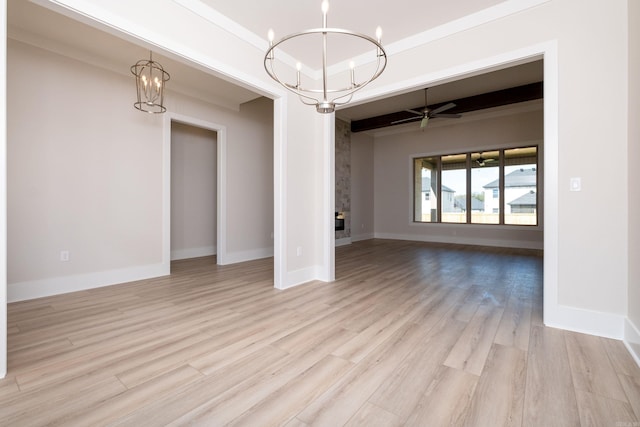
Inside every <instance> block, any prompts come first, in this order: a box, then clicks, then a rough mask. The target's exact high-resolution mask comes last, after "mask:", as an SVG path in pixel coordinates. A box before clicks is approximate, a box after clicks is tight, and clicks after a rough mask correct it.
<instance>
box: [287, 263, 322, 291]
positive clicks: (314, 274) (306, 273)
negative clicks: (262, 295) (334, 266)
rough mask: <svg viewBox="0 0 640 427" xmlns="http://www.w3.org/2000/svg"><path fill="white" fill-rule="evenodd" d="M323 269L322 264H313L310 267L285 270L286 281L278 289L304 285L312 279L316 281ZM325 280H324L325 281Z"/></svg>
mask: <svg viewBox="0 0 640 427" xmlns="http://www.w3.org/2000/svg"><path fill="white" fill-rule="evenodd" d="M323 269H324V266H322V265H313V266H311V267H306V268H301V269H299V270H295V271H289V272H287V277H286V283H284V286H282V287H279V288H278V289H289V288H293V287H295V286H300V285H304V284H305V283H309V282H312V281H317V280H318V277H319V276H320V272H321V271H322V270H323ZM325 282H326V281H325Z"/></svg>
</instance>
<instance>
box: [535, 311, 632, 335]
mask: <svg viewBox="0 0 640 427" xmlns="http://www.w3.org/2000/svg"><path fill="white" fill-rule="evenodd" d="M549 310H553V313H549ZM550 314H551V315H550ZM624 319H625V318H624V316H622V315H619V314H613V313H605V312H601V311H594V310H585V309H582V308H578V307H571V306H568V305H557V306H555V307H545V319H544V324H545V326H549V327H552V328H558V329H565V330H568V331H573V332H580V333H583V334H589V335H596V336H599V337H605V338H612V339H616V340H621V339H623V337H624Z"/></svg>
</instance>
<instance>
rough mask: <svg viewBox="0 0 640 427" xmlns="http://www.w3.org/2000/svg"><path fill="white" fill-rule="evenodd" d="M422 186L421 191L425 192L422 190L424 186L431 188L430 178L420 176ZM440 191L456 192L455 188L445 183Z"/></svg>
mask: <svg viewBox="0 0 640 427" xmlns="http://www.w3.org/2000/svg"><path fill="white" fill-rule="evenodd" d="M422 188H423V193H424V192H425V191H424V189H425V188H431V178H427V177H422ZM442 191H446V192H447V193H455V192H456V190H453V189H451V188H449V187H447V186H446V185H443V186H442Z"/></svg>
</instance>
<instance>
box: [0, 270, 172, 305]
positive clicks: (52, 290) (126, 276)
mask: <svg viewBox="0 0 640 427" xmlns="http://www.w3.org/2000/svg"><path fill="white" fill-rule="evenodd" d="M168 274H169V270H168V269H167V268H166V265H165V264H163V263H160V264H149V265H142V266H137V267H130V268H120V269H116V270H108V271H101V272H98V273H86V274H75V275H72V276H61V277H53V278H50V279H40V280H31V281H25V282H17V283H11V284H9V285H8V286H7V293H8V300H9V302H17V301H25V300H30V299H35V298H42V297H48V296H52V295H58V294H66V293H69V292H77V291H84V290H87V289H95V288H101V287H103V286H111V285H117V284H121V283H127V282H134V281H137V280H145V279H152V278H154V277H160V276H166V275H168Z"/></svg>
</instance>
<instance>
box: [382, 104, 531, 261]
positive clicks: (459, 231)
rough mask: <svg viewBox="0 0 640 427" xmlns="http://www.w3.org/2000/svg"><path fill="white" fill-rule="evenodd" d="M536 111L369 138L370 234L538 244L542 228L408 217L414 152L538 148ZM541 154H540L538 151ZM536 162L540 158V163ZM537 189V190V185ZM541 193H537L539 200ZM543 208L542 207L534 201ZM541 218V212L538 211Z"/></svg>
mask: <svg viewBox="0 0 640 427" xmlns="http://www.w3.org/2000/svg"><path fill="white" fill-rule="evenodd" d="M532 108H537V111H531V112H524V113H517V114H510V115H505V116H502V117H489V118H484V119H480V120H478V119H477V117H478V116H476V118H475V119H471V117H472V116H468V119H467V120H465V118H462V119H459V120H448V121H446V122H445V121H440V122H439V123H436V121H434V122H433V123H430V124H429V126H427V128H425V129H424V131H422V130H420V128H419V127H418V126H417V125H416V126H415V129H412V128H411V127H408V128H406V127H405V128H404V129H411V130H407V131H405V132H398V133H390V134H387V135H383V136H379V137H376V138H375V144H374V146H375V152H374V183H375V184H374V193H375V204H374V205H375V235H376V237H381V238H391V239H405V240H421V241H431V242H443V243H461V244H474V245H486V246H502V247H516V248H528V249H542V244H543V231H542V230H543V228H542V225H539V226H536V227H505V226H497V225H466V224H465V225H453V224H427V223H415V222H413V199H414V196H413V182H414V176H413V161H412V159H413V158H414V157H419V156H430V155H440V154H455V153H458V152H466V151H473V150H477V149H487V151H488V150H489V149H497V148H506V147H522V146H528V145H538V146H539V149H540V151H542V150H543V118H542V111H541V110H540V109H539V108H540V104H539V103H534V104H533V105H532ZM540 159H542V155H540ZM540 163H542V162H540ZM540 190H543V188H542V186H541V188H540ZM542 199H543V192H542V191H541V192H540V200H541V201H542ZM540 210H541V211H542V210H543V206H542V205H541V206H540ZM540 218H542V214H541V215H540Z"/></svg>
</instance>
